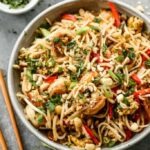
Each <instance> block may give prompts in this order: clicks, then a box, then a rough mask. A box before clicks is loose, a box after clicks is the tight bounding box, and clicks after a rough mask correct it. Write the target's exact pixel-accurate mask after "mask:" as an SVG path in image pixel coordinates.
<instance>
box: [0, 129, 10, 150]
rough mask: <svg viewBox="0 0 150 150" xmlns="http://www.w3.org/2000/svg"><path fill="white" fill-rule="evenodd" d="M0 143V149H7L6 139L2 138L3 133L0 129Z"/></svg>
mask: <svg viewBox="0 0 150 150" xmlns="http://www.w3.org/2000/svg"><path fill="white" fill-rule="evenodd" d="M0 144H1V148H2V150H8V149H7V145H6V141H5V139H4V136H3V133H2V131H1V130H0Z"/></svg>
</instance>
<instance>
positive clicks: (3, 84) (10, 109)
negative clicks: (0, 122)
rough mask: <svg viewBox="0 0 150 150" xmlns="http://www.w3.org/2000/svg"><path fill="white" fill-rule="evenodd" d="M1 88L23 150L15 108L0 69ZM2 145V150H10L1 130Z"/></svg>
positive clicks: (18, 141) (0, 139)
mask: <svg viewBox="0 0 150 150" xmlns="http://www.w3.org/2000/svg"><path fill="white" fill-rule="evenodd" d="M0 88H1V91H2V94H3V96H4V100H5V103H6V107H7V111H8V113H9V116H10V120H11V123H12V126H13V129H14V133H15V136H16V139H17V143H18V147H19V150H23V146H22V142H21V138H20V135H19V131H18V128H17V124H16V119H15V116H14V112H13V108H12V105H11V102H10V98H9V96H8V91H7V88H6V83H5V80H4V77H3V72H2V70H1V69H0ZM0 144H1V147H2V150H7V149H8V148H7V145H6V142H5V139H4V136H3V134H2V132H1V130H0Z"/></svg>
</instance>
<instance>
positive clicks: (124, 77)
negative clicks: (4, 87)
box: [8, 0, 150, 150]
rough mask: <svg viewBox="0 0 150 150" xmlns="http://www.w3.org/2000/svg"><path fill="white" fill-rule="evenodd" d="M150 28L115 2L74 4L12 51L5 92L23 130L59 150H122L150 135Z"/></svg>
mask: <svg viewBox="0 0 150 150" xmlns="http://www.w3.org/2000/svg"><path fill="white" fill-rule="evenodd" d="M149 30H150V21H149V20H148V18H146V17H145V16H144V15H143V14H141V13H140V12H137V11H136V10H134V9H133V8H132V7H130V6H128V5H126V4H124V3H122V2H118V1H105V0H97V1H94V0H89V1H85V0H69V1H64V2H61V3H59V4H56V5H54V6H52V7H50V8H48V9H46V10H45V11H44V12H42V13H41V14H39V15H38V16H37V17H36V18H35V19H34V20H33V21H31V23H30V24H29V25H28V26H27V27H26V28H25V29H24V31H23V32H22V34H21V35H20V37H19V39H18V41H17V42H16V45H15V47H14V49H13V52H12V55H11V58H10V63H9V69H8V88H9V94H10V97H11V100H12V104H13V106H14V109H15V111H16V112H17V114H18V116H19V117H20V119H21V120H22V121H23V123H24V124H25V125H26V127H27V128H28V129H29V130H30V131H31V132H32V133H34V135H35V136H37V137H38V138H39V139H40V140H42V141H43V142H44V143H46V144H48V145H49V146H50V147H53V148H55V149H59V150H70V149H75V150H77V149H81V150H100V149H113V150H121V149H125V148H128V147H129V146H131V145H133V144H135V143H136V142H138V141H139V140H141V139H142V138H143V137H145V136H146V135H147V134H148V133H149V132H150V126H149V122H150V35H149Z"/></svg>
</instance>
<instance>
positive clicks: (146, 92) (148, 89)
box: [134, 88, 150, 98]
mask: <svg viewBox="0 0 150 150" xmlns="http://www.w3.org/2000/svg"><path fill="white" fill-rule="evenodd" d="M145 94H150V88H147V89H142V90H139V91H136V92H134V97H136V98H138V97H139V95H145Z"/></svg>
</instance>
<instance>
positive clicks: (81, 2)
mask: <svg viewBox="0 0 150 150" xmlns="http://www.w3.org/2000/svg"><path fill="white" fill-rule="evenodd" d="M113 2H114V3H116V5H117V8H118V9H119V11H121V12H126V13H127V14H128V15H134V16H138V17H140V18H142V19H143V20H144V21H145V25H146V28H147V30H149V31H150V21H149V20H148V18H146V17H145V16H144V15H143V14H141V13H139V12H137V11H135V10H134V9H133V8H132V7H130V6H128V5H126V4H124V3H122V2H117V1H113ZM80 8H84V9H88V10H99V9H100V8H108V4H107V2H106V1H105V0H96V1H95V0H88V1H86V0H69V1H64V2H61V3H59V4H57V5H54V6H52V7H50V8H48V9H46V10H45V11H44V12H42V13H41V14H40V15H38V16H37V17H36V18H35V19H34V20H33V21H32V22H31V23H30V24H29V25H28V26H27V27H26V28H25V30H24V31H23V32H22V34H21V35H20V37H19V39H18V41H17V42H16V44H15V46H14V49H13V52H12V55H11V58H10V62H9V69H8V89H9V94H10V97H11V101H12V104H13V106H14V109H15V111H16V112H17V114H18V116H19V117H20V119H21V120H22V121H23V123H24V124H25V125H26V126H27V128H28V129H29V130H30V131H31V132H32V133H34V134H35V135H36V136H37V137H38V138H39V139H40V140H42V141H43V142H45V143H46V144H48V145H50V146H52V147H55V148H57V149H59V150H65V149H68V148H66V147H64V146H61V145H59V144H57V143H54V142H52V141H50V140H48V139H47V137H46V136H45V135H43V134H42V133H41V132H39V131H38V130H37V129H35V128H34V127H33V126H32V125H31V124H30V123H29V122H28V121H27V120H26V119H25V116H24V113H23V108H22V106H21V105H20V103H19V102H18V100H17V98H16V96H15V93H16V92H18V91H20V89H19V86H18V85H19V76H18V75H19V73H18V72H17V71H16V70H13V69H12V65H13V64H14V63H15V60H16V59H17V53H18V50H19V49H20V48H22V47H28V46H29V45H30V44H31V43H32V41H33V40H34V31H35V30H36V29H37V28H38V27H39V26H40V25H41V24H42V23H44V22H45V18H49V19H50V20H51V21H52V22H53V21H54V20H56V19H58V18H59V17H60V16H61V14H63V13H65V12H70V13H73V12H77V11H78V10H79V9H80ZM149 132H150V127H148V128H146V129H145V130H144V131H142V132H141V133H139V134H137V135H136V136H134V137H133V138H132V139H131V140H130V141H127V142H124V143H122V144H119V145H117V146H115V147H113V150H121V149H124V148H127V147H129V146H131V145H133V144H134V143H136V142H137V141H139V140H140V139H142V138H143V137H144V136H146V135H147V134H148V133H149ZM104 149H105V148H104ZM110 149H111V148H110Z"/></svg>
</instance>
